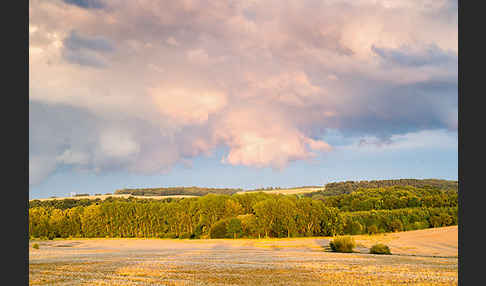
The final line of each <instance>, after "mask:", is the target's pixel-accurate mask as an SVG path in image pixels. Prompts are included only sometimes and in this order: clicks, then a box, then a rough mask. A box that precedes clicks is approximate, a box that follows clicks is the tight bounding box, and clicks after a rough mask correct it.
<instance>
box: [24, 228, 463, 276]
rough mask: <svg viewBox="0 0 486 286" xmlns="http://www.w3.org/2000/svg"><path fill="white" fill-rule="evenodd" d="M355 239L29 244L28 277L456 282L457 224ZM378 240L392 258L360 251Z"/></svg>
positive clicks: (102, 240) (40, 242)
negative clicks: (344, 248)
mask: <svg viewBox="0 0 486 286" xmlns="http://www.w3.org/2000/svg"><path fill="white" fill-rule="evenodd" d="M355 238H356V241H357V242H358V245H359V247H358V249H357V250H358V251H359V252H361V253H349V254H345V253H333V252H328V251H326V250H325V249H327V247H328V243H329V239H330V238H291V239H260V240H258V239H237V240H227V239H221V240H220V239H214V240H172V239H73V240H54V241H36V242H37V243H38V244H39V246H40V249H33V248H32V244H33V242H31V243H30V251H29V263H30V265H29V274H30V275H29V279H30V285H457V276H458V274H457V263H458V259H457V227H446V228H438V229H428V230H421V231H411V232H403V233H394V234H388V235H377V236H356V237H355ZM385 240H386V242H385V243H386V244H388V245H389V246H390V248H391V250H392V253H394V254H395V253H396V254H398V255H371V254H367V251H368V248H366V247H367V246H368V245H371V244H374V243H375V242H376V241H385ZM434 241H437V245H438V246H435V247H434ZM411 255H415V256H411Z"/></svg>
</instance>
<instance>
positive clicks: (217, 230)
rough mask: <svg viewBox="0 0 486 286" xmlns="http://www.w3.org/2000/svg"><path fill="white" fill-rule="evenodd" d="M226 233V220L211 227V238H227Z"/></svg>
mask: <svg viewBox="0 0 486 286" xmlns="http://www.w3.org/2000/svg"><path fill="white" fill-rule="evenodd" d="M226 234H227V231H226V220H220V221H218V222H216V223H215V224H214V225H213V226H212V227H211V230H210V236H211V238H226Z"/></svg>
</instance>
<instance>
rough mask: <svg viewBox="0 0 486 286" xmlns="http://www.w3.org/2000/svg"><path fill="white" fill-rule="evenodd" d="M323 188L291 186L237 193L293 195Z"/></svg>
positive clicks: (322, 188)
mask: <svg viewBox="0 0 486 286" xmlns="http://www.w3.org/2000/svg"><path fill="white" fill-rule="evenodd" d="M324 189H325V187H319V188H292V189H277V190H263V191H243V192H237V194H245V193H256V192H264V193H268V194H283V195H295V194H305V193H312V192H317V191H323V190H324Z"/></svg>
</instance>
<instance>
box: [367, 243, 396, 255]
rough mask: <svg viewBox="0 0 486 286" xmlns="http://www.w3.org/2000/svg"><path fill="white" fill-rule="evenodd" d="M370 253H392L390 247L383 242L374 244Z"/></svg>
mask: <svg viewBox="0 0 486 286" xmlns="http://www.w3.org/2000/svg"><path fill="white" fill-rule="evenodd" d="M370 253H371V254H391V252H390V248H389V247H388V246H387V245H385V244H382V243H378V244H375V245H373V246H372V247H371V248H370Z"/></svg>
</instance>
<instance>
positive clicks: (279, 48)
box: [29, 0, 458, 184]
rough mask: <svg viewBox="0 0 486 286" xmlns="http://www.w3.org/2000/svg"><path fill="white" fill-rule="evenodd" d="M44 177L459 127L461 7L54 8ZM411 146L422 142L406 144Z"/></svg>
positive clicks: (48, 28)
mask: <svg viewBox="0 0 486 286" xmlns="http://www.w3.org/2000/svg"><path fill="white" fill-rule="evenodd" d="M29 6H30V7H29V42H30V43H29V44H30V47H29V64H30V66H29V73H30V74H29V76H30V83H29V85H30V86H29V89H30V94H29V97H30V114H29V115H30V131H29V132H30V138H29V151H30V161H29V163H30V164H29V169H30V177H31V184H36V183H39V182H41V181H42V180H43V179H44V178H46V176H48V175H49V174H51V173H52V172H54V171H55V170H56V168H59V167H62V166H67V167H70V168H78V169H87V170H91V171H96V172H106V171H111V170H118V169H123V170H129V171H132V172H141V173H154V172H168V171H170V169H171V167H172V166H173V165H174V164H177V163H178V162H188V160H190V159H191V158H194V157H196V156H210V155H211V154H212V151H214V150H215V149H216V148H219V147H225V148H227V150H228V152H227V154H225V156H224V157H223V158H222V160H221V161H222V163H226V164H238V165H247V166H255V167H266V166H271V167H273V168H276V169H279V168H285V166H287V165H288V164H289V163H290V162H292V161H295V160H307V159H310V158H312V157H314V156H316V155H318V154H320V153H326V152H332V150H333V146H332V144H329V143H328V142H325V140H323V139H322V138H323V136H324V135H326V132H327V131H328V130H339V131H340V132H341V133H343V134H345V135H349V136H362V137H363V138H365V137H366V136H372V137H376V138H380V140H384V141H387V140H393V139H394V138H402V137H397V136H405V134H409V133H411V132H412V133H413V132H415V133H416V134H426V133H420V132H423V131H424V130H439V129H448V130H452V131H453V132H455V130H457V33H458V29H457V5H456V4H455V3H454V2H453V1H438V0H434V1H410V0H407V1H385V0H382V1H366V0H360V1H344V0H343V1H336V0H333V1H315V0H304V1H287V2H285V4H283V3H282V2H281V1H273V0H270V1H198V0H191V1H189V0H184V1H148V0H143V1H116V0H114V1H101V0H97V1H61V0H50V1H46V0H43V1H38V0H31V1H30V5H29ZM403 138H408V137H406V136H405V137H403Z"/></svg>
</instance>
